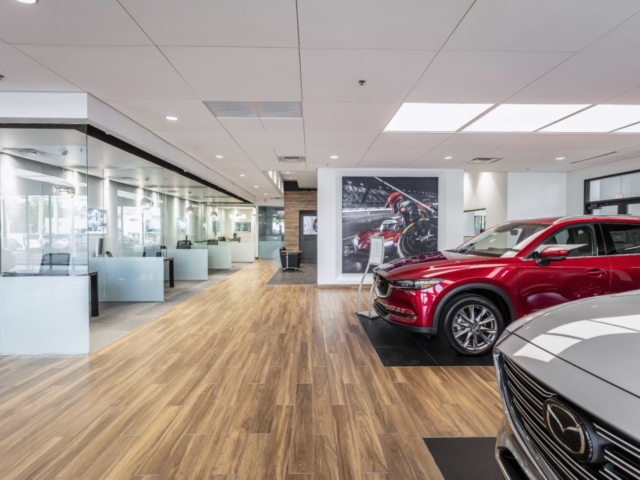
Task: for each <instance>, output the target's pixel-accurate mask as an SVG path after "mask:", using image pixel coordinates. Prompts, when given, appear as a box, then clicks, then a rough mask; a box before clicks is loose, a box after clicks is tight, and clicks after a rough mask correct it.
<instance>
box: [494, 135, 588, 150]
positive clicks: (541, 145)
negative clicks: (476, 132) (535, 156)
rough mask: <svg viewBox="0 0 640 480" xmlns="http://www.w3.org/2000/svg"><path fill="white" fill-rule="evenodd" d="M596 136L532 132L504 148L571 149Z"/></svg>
mask: <svg viewBox="0 0 640 480" xmlns="http://www.w3.org/2000/svg"><path fill="white" fill-rule="evenodd" d="M595 137H596V135H594V134H590V133H531V134H529V135H527V136H525V137H522V138H520V139H518V140H516V141H515V142H513V143H509V144H508V146H506V147H505V148H503V149H504V150H510V151H513V152H521V151H525V152H545V151H552V150H571V149H573V146H574V145H576V144H578V143H580V142H585V141H587V140H591V139H593V138H595ZM578 148H579V147H578Z"/></svg>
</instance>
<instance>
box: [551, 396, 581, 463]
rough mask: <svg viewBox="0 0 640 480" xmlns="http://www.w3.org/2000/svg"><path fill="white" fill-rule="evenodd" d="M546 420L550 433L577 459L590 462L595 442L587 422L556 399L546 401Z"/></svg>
mask: <svg viewBox="0 0 640 480" xmlns="http://www.w3.org/2000/svg"><path fill="white" fill-rule="evenodd" d="M544 421H545V425H546V427H547V430H548V431H549V434H551V436H552V437H553V438H554V439H555V441H556V442H557V443H558V445H560V446H561V447H562V448H563V450H564V451H566V452H567V453H568V454H569V455H571V456H572V457H573V458H575V459H576V460H579V461H582V462H588V461H589V460H591V458H592V457H593V444H592V441H591V436H590V434H589V430H588V428H587V426H586V424H585V423H584V422H583V421H582V419H581V418H580V417H579V416H578V414H577V413H575V412H574V411H573V410H571V409H570V408H569V407H568V406H567V405H565V404H564V403H561V402H559V401H557V400H555V399H550V400H547V401H546V402H545V403H544Z"/></svg>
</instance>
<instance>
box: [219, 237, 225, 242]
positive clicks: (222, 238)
mask: <svg viewBox="0 0 640 480" xmlns="http://www.w3.org/2000/svg"><path fill="white" fill-rule="evenodd" d="M218 240H220V241H221V242H226V241H227V237H218Z"/></svg>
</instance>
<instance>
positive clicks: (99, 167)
mask: <svg viewBox="0 0 640 480" xmlns="http://www.w3.org/2000/svg"><path fill="white" fill-rule="evenodd" d="M123 145H124V146H125V147H126V144H123V142H119V141H117V142H113V143H110V142H108V141H105V136H104V134H102V136H100V135H92V132H91V127H84V126H62V125H60V126H51V125H49V126H6V125H5V126H0V188H1V191H0V273H1V277H0V321H1V322H2V325H1V326H2V328H0V336H1V335H4V338H0V345H4V346H5V348H4V351H0V353H34V354H37V353H83V352H85V351H87V348H88V346H87V345H88V343H87V341H86V337H87V331H88V323H89V316H88V315H89V308H88V302H89V293H88V285H89V283H88V274H89V273H90V272H98V277H99V289H100V290H99V293H100V298H101V300H104V301H161V300H162V299H163V298H164V278H165V269H166V266H165V263H166V262H165V261H164V259H163V258H162V257H164V256H166V252H168V251H171V250H172V249H173V250H175V249H182V248H184V247H185V246H191V245H197V244H200V245H206V244H207V242H208V241H212V240H214V239H217V238H218V236H220V231H221V230H225V234H226V230H228V229H227V228H226V225H224V223H221V221H220V220H219V219H218V215H219V214H218V213H217V212H220V216H221V217H224V214H223V213H222V210H221V209H220V208H219V205H225V206H228V205H232V204H234V203H236V204H240V205H241V204H243V203H244V202H243V201H242V200H240V199H237V198H234V197H232V196H229V195H226V194H225V193H223V192H221V191H219V190H217V189H215V188H212V186H211V185H207V184H205V183H204V182H199V181H198V180H196V179H194V178H193V177H191V176H185V175H182V174H180V173H179V172H178V171H176V169H175V168H167V165H163V163H162V162H161V161H159V162H154V161H151V160H150V159H149V158H148V157H149V156H148V155H147V154H144V152H142V153H140V152H139V151H137V149H135V148H133V147H131V148H125V147H123ZM169 167H170V166H169ZM229 233H230V234H232V233H233V232H229ZM205 272H206V266H205ZM0 348H1V347H0Z"/></svg>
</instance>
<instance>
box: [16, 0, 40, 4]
mask: <svg viewBox="0 0 640 480" xmlns="http://www.w3.org/2000/svg"><path fill="white" fill-rule="evenodd" d="M18 1H19V2H20V3H29V4H34V3H38V0H18Z"/></svg>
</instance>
